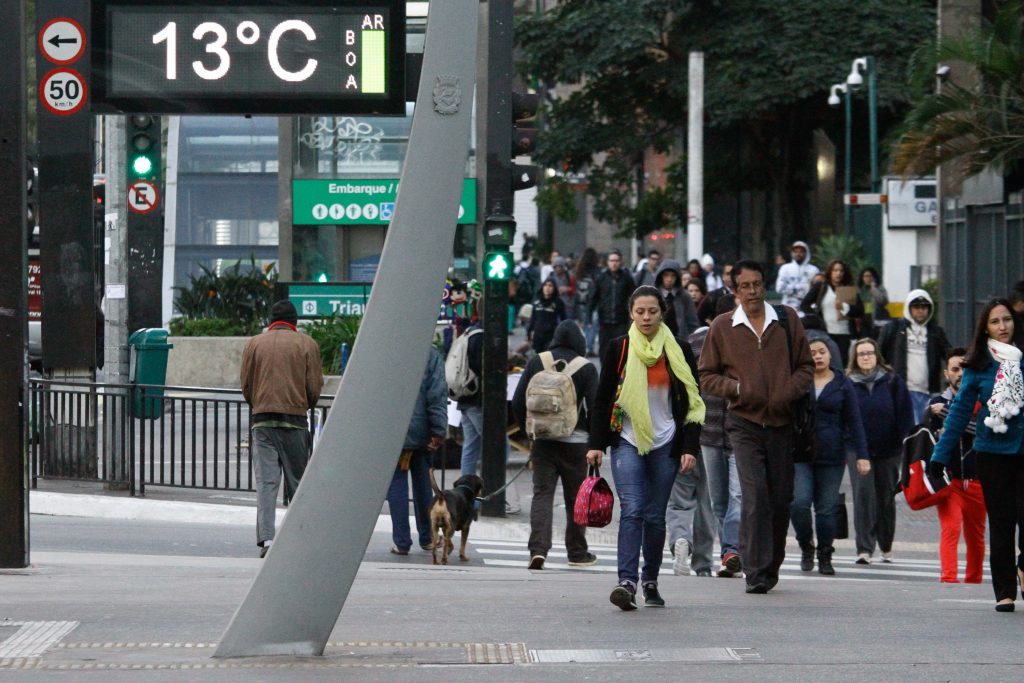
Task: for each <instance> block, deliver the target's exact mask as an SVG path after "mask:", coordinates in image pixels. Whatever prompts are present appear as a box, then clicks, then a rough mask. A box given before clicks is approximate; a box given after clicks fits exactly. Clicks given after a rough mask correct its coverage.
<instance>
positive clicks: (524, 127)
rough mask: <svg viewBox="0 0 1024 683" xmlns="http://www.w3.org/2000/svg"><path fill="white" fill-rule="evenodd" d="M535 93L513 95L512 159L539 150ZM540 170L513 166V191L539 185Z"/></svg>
mask: <svg viewBox="0 0 1024 683" xmlns="http://www.w3.org/2000/svg"><path fill="white" fill-rule="evenodd" d="M539 105H540V98H539V97H538V96H537V95H536V94H535V93H522V92H513V93H512V158H513V159H514V158H515V157H518V156H527V155H529V154H530V153H532V152H533V151H534V150H535V149H536V148H537V107H538V106H539ZM539 173H540V169H539V168H537V167H536V166H533V165H532V164H515V163H514V164H512V191H513V192H515V191H516V190H526V189H528V188H531V187H534V186H535V185H536V184H537V177H538V175H539Z"/></svg>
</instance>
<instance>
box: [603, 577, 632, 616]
mask: <svg viewBox="0 0 1024 683" xmlns="http://www.w3.org/2000/svg"><path fill="white" fill-rule="evenodd" d="M608 599H609V600H611V602H612V604H613V605H615V606H616V607H618V608H619V609H621V610H622V611H623V612H631V611H633V610H635V609H636V589H634V588H633V586H632V585H630V584H628V583H623V584H620V585H618V586H616V587H615V588H614V589H612V594H611V595H609V596H608Z"/></svg>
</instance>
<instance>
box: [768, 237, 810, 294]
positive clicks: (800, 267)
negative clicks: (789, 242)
mask: <svg viewBox="0 0 1024 683" xmlns="http://www.w3.org/2000/svg"><path fill="white" fill-rule="evenodd" d="M790 254H791V255H792V257H793V260H792V261H790V262H789V263H785V264H783V265H782V267H781V268H779V275H778V277H777V278H776V279H775V291H776V292H778V293H779V294H781V295H782V303H784V304H785V305H787V306H792V307H793V308H795V309H797V310H800V302H801V301H803V300H804V297H805V296H807V292H808V291H810V289H811V280H813V279H814V276H815V275H817V274H818V272H819V271H818V266H816V265H814V264H813V263H811V248H810V247H808V246H807V242H802V241H800V240H797V241H796V242H793V246H792V247H790Z"/></svg>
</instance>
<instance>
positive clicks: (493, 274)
mask: <svg viewBox="0 0 1024 683" xmlns="http://www.w3.org/2000/svg"><path fill="white" fill-rule="evenodd" d="M511 275H512V254H511V253H510V252H507V251H492V252H488V254H487V255H486V256H485V257H484V278H485V279H487V280H508V279H509V277H511Z"/></svg>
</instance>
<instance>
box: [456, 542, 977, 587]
mask: <svg viewBox="0 0 1024 683" xmlns="http://www.w3.org/2000/svg"><path fill="white" fill-rule="evenodd" d="M470 545H471V548H472V551H473V552H474V554H476V555H478V556H479V557H481V558H482V559H483V562H484V565H486V566H490V567H522V568H523V569H525V568H526V566H527V564H528V563H529V561H530V553H529V551H528V550H527V549H526V544H525V543H523V542H517V541H498V540H487V539H474V540H472V541H471V542H470ZM590 552H592V553H593V554H594V555H596V556H597V564H595V565H593V566H590V567H570V566H569V564H568V557H567V555H566V551H565V546H564V545H554V546H553V547H552V548H551V551H550V552H549V553H548V556H547V560H546V561H545V562H544V571H552V570H555V571H557V570H568V571H586V572H603V573H609V574H614V573H615V571H616V564H615V546H609V545H594V544H591V545H590ZM664 558H665V559H664V564H663V565H662V569H663V571H669V572H671V571H672V555H671V553H669V552H667V551H666V552H665V555H664ZM855 559H856V556H854V555H838V554H837V555H833V557H832V563H833V565H834V566H835V568H836V576H834V577H831V576H830V577H825V576H821V575H820V574H818V572H817V571H813V572H803V571H800V558H799V556H798V555H797V554H796V553H790V554H789V555H787V557H786V561H785V563H784V564H783V565H782V571H781V574H782V575H783V576H784V577H786V578H792V579H820V580H836V579H840V580H848V581H930V582H938V580H939V561H938V559H922V558H912V559H904V558H896V560H895V561H894V562H893V563H891V564H886V563H882V562H879V561H877V560H876V561H875V562H874V563H873V564H871V565H867V566H865V565H858V564H854V560H855ZM960 568H961V571H962V570H963V563H962V561H961V567H960ZM961 578H962V577H961ZM984 579H985V581H986V582H988V581H989V579H990V576H989V573H988V564H987V563H986V565H985V568H984Z"/></svg>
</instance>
